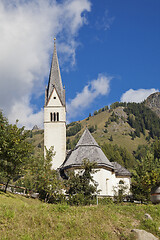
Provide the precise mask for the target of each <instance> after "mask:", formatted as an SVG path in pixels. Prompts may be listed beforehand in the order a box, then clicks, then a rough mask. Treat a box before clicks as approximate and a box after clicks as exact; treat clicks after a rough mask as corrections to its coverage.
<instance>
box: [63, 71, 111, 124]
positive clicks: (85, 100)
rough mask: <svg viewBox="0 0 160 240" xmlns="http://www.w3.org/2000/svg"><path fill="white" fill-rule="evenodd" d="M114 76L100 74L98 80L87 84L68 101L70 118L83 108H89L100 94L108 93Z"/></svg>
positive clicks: (79, 112) (77, 114) (78, 113)
mask: <svg viewBox="0 0 160 240" xmlns="http://www.w3.org/2000/svg"><path fill="white" fill-rule="evenodd" d="M111 79H112V77H108V76H105V75H104V74H99V75H98V78H97V79H96V80H93V81H91V82H90V83H88V85H86V86H85V87H84V88H83V90H82V92H80V93H77V95H76V97H75V98H74V99H72V100H70V101H69V102H68V103H67V114H68V119H69V120H70V119H72V118H73V117H76V116H79V115H80V114H81V113H82V111H83V110H85V109H87V108H88V107H89V106H90V105H91V104H92V103H93V102H94V100H95V99H96V98H97V97H99V96H104V95H107V94H108V93H109V91H110V81H111Z"/></svg>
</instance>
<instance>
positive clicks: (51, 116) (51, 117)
mask: <svg viewBox="0 0 160 240" xmlns="http://www.w3.org/2000/svg"><path fill="white" fill-rule="evenodd" d="M50 119H51V122H52V121H53V115H52V113H50Z"/></svg>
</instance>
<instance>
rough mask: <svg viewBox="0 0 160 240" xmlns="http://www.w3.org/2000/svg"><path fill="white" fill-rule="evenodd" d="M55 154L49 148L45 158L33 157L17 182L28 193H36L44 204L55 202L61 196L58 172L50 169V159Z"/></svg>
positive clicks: (52, 149) (60, 181) (61, 184)
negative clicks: (23, 174) (25, 171)
mask: <svg viewBox="0 0 160 240" xmlns="http://www.w3.org/2000/svg"><path fill="white" fill-rule="evenodd" d="M55 154H56V153H55V152H54V148H53V147H51V148H50V149H49V150H47V149H46V156H45V157H44V156H42V155H39V156H37V157H35V156H33V158H32V162H31V163H30V165H29V168H28V171H27V173H26V174H25V176H24V177H23V178H22V179H21V180H19V185H21V186H23V187H26V188H27V189H28V191H29V192H30V191H31V192H38V193H39V198H40V199H41V200H44V201H45V202H56V201H57V200H58V199H59V196H60V195H62V191H61V189H62V187H63V182H62V180H61V179H60V176H59V174H58V172H57V171H56V170H54V169H52V158H53V157H54V155H55ZM53 161H54V159H53Z"/></svg>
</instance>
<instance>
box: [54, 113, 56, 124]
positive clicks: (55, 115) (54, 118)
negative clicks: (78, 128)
mask: <svg viewBox="0 0 160 240" xmlns="http://www.w3.org/2000/svg"><path fill="white" fill-rule="evenodd" d="M55 121H56V113H55V112H54V122H55Z"/></svg>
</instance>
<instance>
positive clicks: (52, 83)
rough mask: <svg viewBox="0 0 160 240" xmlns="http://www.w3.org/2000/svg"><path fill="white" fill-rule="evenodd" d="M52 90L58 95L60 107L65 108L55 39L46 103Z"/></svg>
mask: <svg viewBox="0 0 160 240" xmlns="http://www.w3.org/2000/svg"><path fill="white" fill-rule="evenodd" d="M54 88H55V89H56V91H57V93H58V95H59V98H60V100H61V102H62V105H63V106H65V92H64V91H65V90H64V89H63V86H62V79H61V74H60V69H59V63H58V57H57V50H56V38H54V52H53V57H52V64H51V69H50V75H49V82H48V88H47V91H46V102H47V101H48V99H49V98H50V95H51V93H52V91H53V89H54Z"/></svg>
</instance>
